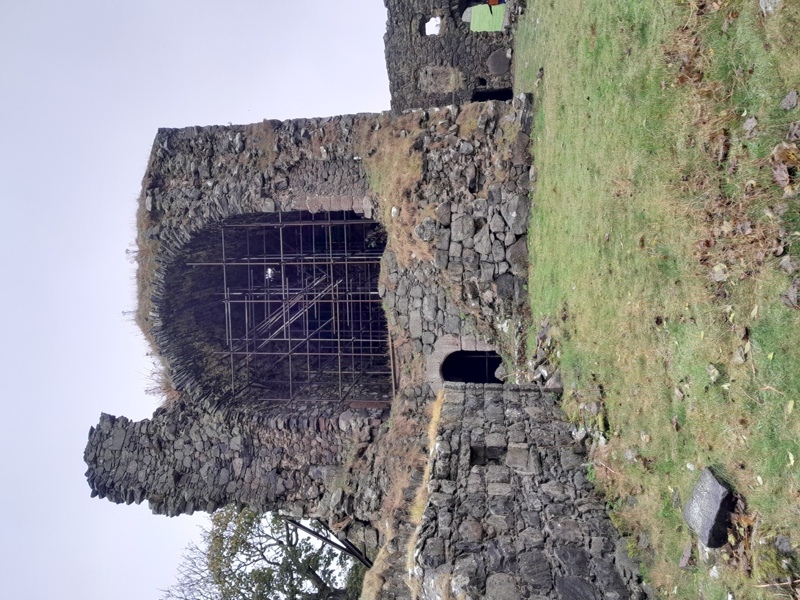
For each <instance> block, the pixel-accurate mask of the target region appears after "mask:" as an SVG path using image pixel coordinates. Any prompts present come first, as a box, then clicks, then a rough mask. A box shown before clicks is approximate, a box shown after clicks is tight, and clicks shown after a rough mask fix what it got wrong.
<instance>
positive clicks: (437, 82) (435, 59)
mask: <svg viewBox="0 0 800 600" xmlns="http://www.w3.org/2000/svg"><path fill="white" fill-rule="evenodd" d="M384 1H385V4H386V8H387V10H388V13H389V16H388V20H387V23H386V35H385V36H384V43H385V46H386V67H387V70H388V72H389V88H390V91H391V94H392V108H393V109H394V110H406V109H409V108H416V107H420V106H444V105H446V104H463V103H464V102H470V101H471V100H472V99H473V94H474V92H475V91H487V90H497V89H505V88H508V89H510V88H511V84H512V76H511V65H510V61H509V60H508V59H507V58H505V56H506V53H507V51H509V50H510V48H511V43H512V36H511V33H510V32H509V31H504V32H471V31H470V29H469V23H466V22H464V21H462V20H461V15H462V13H463V11H464V8H466V5H467V3H466V2H459V1H453V0H384ZM509 6H511V5H510V4H509ZM509 10H511V9H509ZM431 17H440V18H441V29H440V33H439V35H425V23H427V22H428V21H429V20H430V18H431ZM493 55H494V56H493ZM492 56H493V59H492V63H493V64H492V68H490V65H489V60H490V57H492Z"/></svg>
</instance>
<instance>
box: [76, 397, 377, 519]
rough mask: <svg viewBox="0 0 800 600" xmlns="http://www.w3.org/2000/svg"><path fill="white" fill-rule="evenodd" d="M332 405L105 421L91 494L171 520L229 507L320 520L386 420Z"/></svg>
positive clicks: (183, 410)
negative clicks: (351, 464) (350, 460)
mask: <svg viewBox="0 0 800 600" xmlns="http://www.w3.org/2000/svg"><path fill="white" fill-rule="evenodd" d="M334 407H336V408H338V406H337V405H325V404H320V405H310V406H308V407H306V409H305V410H303V411H302V412H300V411H297V410H296V409H294V408H293V409H291V410H288V409H284V411H283V414H275V413H277V412H278V411H276V410H273V411H272V414H271V415H270V416H262V418H260V419H254V418H247V417H245V416H244V415H242V414H241V413H240V414H236V413H235V412H232V411H225V410H213V409H210V408H209V407H208V406H197V407H187V406H185V405H184V406H178V407H174V408H173V409H169V410H168V409H159V410H157V411H156V413H155V414H154V415H153V418H152V419H144V420H142V421H138V422H134V421H131V420H129V419H127V418H125V417H114V416H111V415H107V414H103V415H101V417H100V422H99V423H98V424H97V426H96V427H92V428H91V430H90V432H89V442H88V444H87V446H86V450H85V453H84V459H85V461H86V463H87V464H88V465H89V469H88V470H87V472H86V477H87V479H88V482H89V486H90V487H91V489H92V496H93V497H94V496H99V497H100V498H108V499H109V500H111V501H112V502H116V503H123V502H124V503H126V504H131V503H133V502H135V503H137V504H138V503H140V502H142V501H145V500H146V501H147V502H148V503H149V505H150V508H151V510H152V511H153V512H154V513H156V514H163V515H168V516H176V515H180V514H192V513H193V512H194V511H195V510H201V511H206V512H209V513H211V512H213V511H214V510H216V509H217V508H218V507H221V506H225V505H228V504H236V505H240V506H248V507H250V508H252V509H254V510H257V511H272V510H277V511H279V512H281V513H282V514H287V515H292V516H294V517H297V518H309V517H320V518H327V517H328V508H327V507H328V506H329V505H330V498H331V496H332V494H333V493H334V491H335V490H336V489H337V478H338V477H339V476H340V474H341V467H342V463H343V462H344V460H345V459H346V457H347V456H348V454H349V452H350V451H351V450H352V449H353V448H354V447H356V446H357V445H359V444H365V443H369V442H371V441H372V440H373V439H374V436H375V434H376V432H377V429H378V427H379V426H380V423H381V422H382V420H383V418H382V417H383V415H382V413H381V412H380V411H376V410H371V411H368V410H360V411H355V410H347V411H344V412H342V411H341V410H333V409H334ZM338 483H339V484H341V482H338Z"/></svg>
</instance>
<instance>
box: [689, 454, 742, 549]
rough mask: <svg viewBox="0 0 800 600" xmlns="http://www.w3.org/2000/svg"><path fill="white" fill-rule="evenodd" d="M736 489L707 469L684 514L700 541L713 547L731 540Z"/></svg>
mask: <svg viewBox="0 0 800 600" xmlns="http://www.w3.org/2000/svg"><path fill="white" fill-rule="evenodd" d="M732 507H733V493H732V492H731V489H730V487H729V486H728V485H727V484H726V483H724V482H722V481H720V480H719V479H717V478H716V477H715V476H714V474H713V473H712V472H711V470H710V469H707V468H706V469H703V471H702V472H701V473H700V479H699V480H698V481H697V483H696V484H695V486H694V489H693V490H692V496H691V498H689V501H688V502H687V503H686V506H685V507H684V509H683V518H684V519H685V520H686V523H687V525H689V528H690V529H691V530H692V531H694V532H695V533H696V534H697V537H698V538H700V541H701V542H702V543H703V544H705V545H706V546H708V547H709V548H719V547H720V546H722V545H723V544H725V542H726V540H727V532H728V525H729V523H730V511H731V509H732Z"/></svg>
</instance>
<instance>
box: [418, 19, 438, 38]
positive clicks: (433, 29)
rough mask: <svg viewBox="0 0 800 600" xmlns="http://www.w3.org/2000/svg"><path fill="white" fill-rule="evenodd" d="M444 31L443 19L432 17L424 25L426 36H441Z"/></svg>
mask: <svg viewBox="0 0 800 600" xmlns="http://www.w3.org/2000/svg"><path fill="white" fill-rule="evenodd" d="M441 31H442V17H431V18H430V19H428V21H427V22H426V23H425V25H424V29H423V32H422V33H424V34H425V35H439V34H440V33H441Z"/></svg>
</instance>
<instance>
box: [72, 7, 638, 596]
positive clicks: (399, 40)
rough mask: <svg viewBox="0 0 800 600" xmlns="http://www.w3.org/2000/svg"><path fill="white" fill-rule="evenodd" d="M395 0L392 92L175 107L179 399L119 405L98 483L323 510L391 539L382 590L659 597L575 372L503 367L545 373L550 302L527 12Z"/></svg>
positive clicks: (151, 306) (170, 145) (143, 275)
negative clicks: (253, 105) (583, 437)
mask: <svg viewBox="0 0 800 600" xmlns="http://www.w3.org/2000/svg"><path fill="white" fill-rule="evenodd" d="M386 2H387V8H388V16H389V18H388V23H387V34H386V52H387V66H388V69H389V76H390V82H391V87H392V106H393V109H394V112H386V113H380V114H358V115H342V116H335V117H328V118H314V119H293V120H288V121H263V122H261V123H255V124H252V125H237V126H228V127H221V126H210V127H189V128H184V129H161V130H159V131H158V133H157V135H156V139H155V141H154V144H153V149H152V152H151V155H150V159H149V162H148V166H147V171H146V173H145V176H144V180H143V187H142V193H141V196H140V200H139V208H138V215H137V221H138V246H139V252H138V261H139V270H138V274H137V283H138V287H139V300H140V305H139V311H138V320H139V322H140V324H141V326H142V328H143V330H144V333H145V335H146V336H147V338H148V339H149V340H150V342H151V344H152V346H153V348H154V351H155V352H156V353H157V355H158V356H159V357H160V358H161V359H162V361H163V364H164V367H165V372H166V375H167V385H166V392H167V394H168V400H167V401H166V402H165V404H164V405H163V406H162V407H160V408H158V409H157V410H156V411H155V412H154V414H153V416H152V418H150V419H145V420H143V421H140V422H133V421H131V420H129V419H127V418H125V417H115V416H111V415H108V414H103V415H101V417H100V420H99V423H98V424H97V425H96V426H94V427H92V428H91V429H90V432H89V440H88V444H87V446H86V450H85V453H84V458H85V461H86V463H87V466H88V470H87V472H86V477H87V480H88V483H89V486H90V488H91V494H92V496H97V497H100V498H106V499H108V500H110V501H112V502H115V503H127V504H130V503H134V502H135V503H140V502H144V501H146V502H147V503H148V504H149V506H150V508H151V509H152V511H153V512H154V513H156V514H163V515H169V516H177V515H181V514H192V513H193V512H194V511H198V510H200V511H207V512H213V511H214V510H216V509H217V508H219V507H222V506H226V505H231V504H233V505H236V506H241V507H244V506H247V507H250V508H253V509H255V510H258V511H277V512H279V513H280V514H284V515H289V516H292V517H295V518H317V519H320V520H322V521H324V522H325V523H326V524H327V525H328V526H329V527H330V529H331V530H332V531H334V532H335V533H336V535H338V536H339V537H341V538H342V539H347V540H349V541H350V542H351V543H352V544H354V545H355V546H357V547H359V548H360V549H361V550H362V551H363V552H364V553H365V554H366V555H367V556H369V557H371V558H373V559H375V558H376V557H377V556H378V555H379V554H380V556H382V557H383V559H382V563H381V564H376V566H375V568H374V569H373V571H374V573H372V574H368V577H370V576H372V577H373V579H374V581H377V582H378V584H379V585H378V586H377V592H375V593H376V595H375V596H374V597H379V598H385V599H396V598H409V597H418V598H430V599H433V598H448V597H456V598H470V599H475V600H477V599H481V598H483V599H487V600H488V599H492V600H498V599H501V598H502V599H503V600H512V599H514V598H560V599H567V598H579V599H586V600H592V599H596V600H600V599H608V600H617V599H620V598H629V597H632V598H640V597H643V595H644V592H643V591H642V587H641V580H640V576H639V574H638V571H637V570H636V567H635V566H634V565H633V564H632V563H631V562H630V560H629V559H628V558H627V554H626V552H625V540H620V539H619V537H618V536H617V534H616V532H615V531H614V529H613V527H612V526H611V524H610V522H609V520H608V518H607V516H606V514H605V511H604V508H603V505H602V503H601V502H600V501H599V500H598V499H597V498H596V497H595V495H594V493H593V491H592V486H591V484H590V483H589V482H588V480H587V479H586V467H585V465H584V459H585V451H584V449H583V448H582V447H581V445H580V444H578V443H577V442H575V441H574V440H573V438H572V436H571V435H570V426H569V425H568V424H567V423H566V422H565V421H564V420H563V415H562V414H561V412H560V410H559V408H558V405H557V397H556V396H555V395H554V393H553V391H552V390H544V389H541V388H540V387H539V385H535V384H517V385H515V384H511V383H505V384H503V383H497V382H498V381H500V380H498V379H497V376H498V375H499V376H500V377H501V378H504V377H505V375H504V374H503V371H505V372H512V373H515V374H516V376H517V381H520V380H524V379H525V376H524V369H525V366H524V365H525V360H526V358H527V357H526V356H525V348H524V339H525V334H526V332H527V331H528V330H529V328H530V322H529V316H528V315H529V309H528V307H527V292H526V277H527V268H528V267H527V223H528V220H529V215H530V212H531V211H532V210H535V208H534V207H533V206H532V204H531V201H530V199H529V196H530V194H531V193H532V191H533V188H534V187H535V179H536V174H535V169H534V168H533V167H532V165H531V154H530V150H529V143H530V128H531V124H532V120H533V119H532V110H533V106H532V98H531V97H529V96H524V95H521V96H517V97H515V98H513V99H510V89H511V76H512V73H511V64H510V61H509V60H508V56H510V52H511V40H512V37H511V36H512V33H511V32H512V29H511V28H510V27H511V26H513V19H512V21H511V25H510V26H509V28H506V29H504V30H503V31H501V32H496V33H480V34H475V33H472V32H470V31H469V27H468V24H466V23H465V22H464V21H463V20H462V19H461V17H462V14H463V12H464V11H465V10H466V9H467V8H468V7H469V6H468V4H469V3H447V2H423V1H422V0H406V1H402V0H386ZM516 10H517V7H516V5H514V4H512V3H509V4H508V5H507V12H508V14H510V15H512V16H513V15H514V14H516V13H515V11H516ZM431 17H438V18H439V19H441V22H442V25H441V29H440V34H439V35H426V34H425V28H424V26H425V23H426V22H427V21H428V19H429V18H431ZM408 57H413V60H411V59H409V60H405V58H408ZM505 98H509V99H505ZM471 100H482V101H480V102H470V101H471ZM436 105H438V107H436ZM420 107H424V108H420ZM497 353H499V355H498V354H497ZM500 355H502V358H503V360H504V365H503V367H502V368H500V369H496V366H497V365H499V364H500ZM437 394H444V396H443V397H442V396H441V395H439V396H438V401H440V402H443V405H442V410H441V419H440V421H439V423H438V428H437V429H436V431H435V434H436V439H435V443H434V444H433V445H432V447H429V445H430V444H429V443H428V439H427V437H426V434H425V429H426V428H427V423H428V422H429V421H430V412H431V407H432V406H433V405H434V403H435V402H437ZM390 413H391V415H392V418H391V419H389V415H390ZM403 455H407V457H406V458H407V460H408V461H409V462H408V464H406V463H404V462H403V460H405V459H402V456H403ZM401 459H402V460H401ZM426 464H427V466H428V469H426V468H425V465H426ZM398 465H399V466H398ZM398 469H399V471H398ZM425 473H429V474H430V476H429V477H426V475H425ZM398 486H399V487H398ZM420 493H421V494H423V496H422V498H423V500H424V502H425V505H424V513H423V517H422V520H421V521H415V520H414V519H412V518H411V516H410V514H409V510H408V509H409V507H410V506H411V504H412V502H414V500H415V498H417V497H418V494H420ZM397 498H400V502H401V509H397V508H387V507H392V506H396V504H393V503H396V502H397ZM387 511H390V514H389V515H388V516H387ZM389 521H391V523H390V525H391V526H387V523H389ZM408 556H411V557H412V559H413V568H411V569H410V570H409V569H407V568H406V558H407V557H408ZM412 590H416V591H412Z"/></svg>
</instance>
